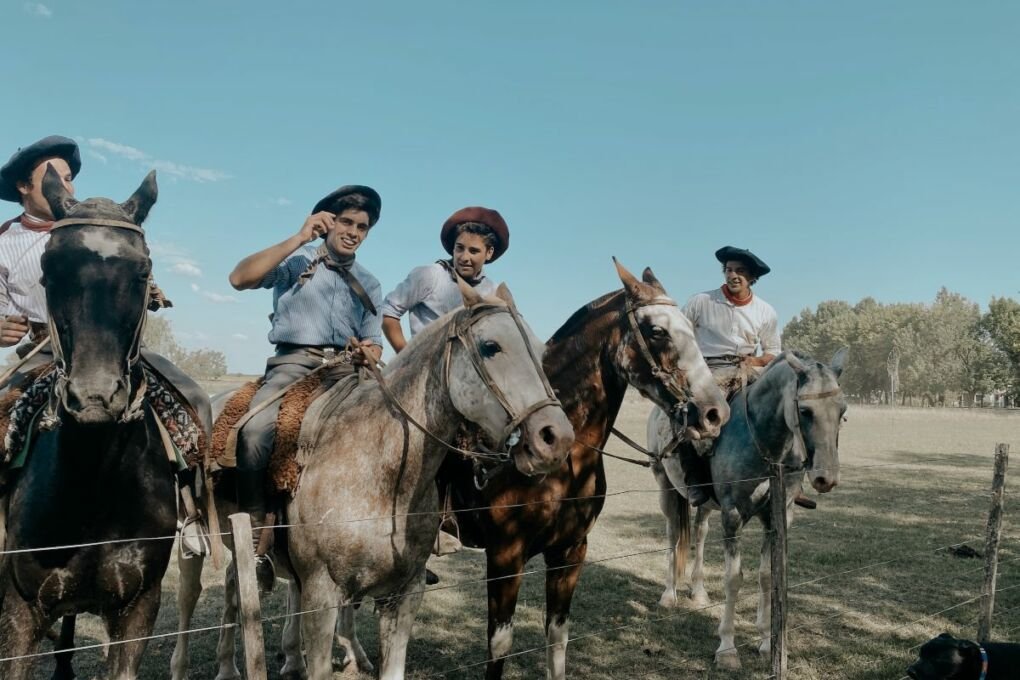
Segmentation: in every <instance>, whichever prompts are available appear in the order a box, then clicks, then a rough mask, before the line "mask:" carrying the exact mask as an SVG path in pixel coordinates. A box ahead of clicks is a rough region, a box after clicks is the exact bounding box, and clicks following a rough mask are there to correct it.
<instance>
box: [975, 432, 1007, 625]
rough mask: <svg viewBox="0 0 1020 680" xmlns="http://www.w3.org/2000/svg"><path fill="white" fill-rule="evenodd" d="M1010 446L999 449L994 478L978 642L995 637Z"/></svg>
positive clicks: (999, 447) (996, 454)
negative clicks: (995, 612)
mask: <svg viewBox="0 0 1020 680" xmlns="http://www.w3.org/2000/svg"><path fill="white" fill-rule="evenodd" d="M1007 462H1009V444H997V445H996V447H995V476H994V477H992V508H991V510H989V512H988V526H987V528H986V533H985V585H984V589H983V590H982V591H981V617H980V618H979V619H978V630H977V639H978V642H979V643H980V642H984V641H986V640H988V639H989V638H990V637H991V635H992V612H993V611H994V610H995V581H996V579H997V578H998V575H999V574H998V571H999V539H1000V537H1001V536H1002V508H1003V500H1004V498H1003V496H1004V493H1005V487H1006V463H1007Z"/></svg>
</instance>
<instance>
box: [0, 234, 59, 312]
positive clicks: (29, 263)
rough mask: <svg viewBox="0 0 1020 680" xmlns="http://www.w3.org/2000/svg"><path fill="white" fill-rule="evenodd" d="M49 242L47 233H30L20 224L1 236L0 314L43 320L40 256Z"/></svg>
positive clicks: (44, 300) (43, 305) (43, 290)
mask: <svg viewBox="0 0 1020 680" xmlns="http://www.w3.org/2000/svg"><path fill="white" fill-rule="evenodd" d="M49 240H50V233H49V232H48V231H45V232H38V231H29V230H28V229H25V227H23V226H22V225H21V222H20V221H19V222H15V223H13V224H12V225H11V226H10V227H9V228H8V229H7V231H6V232H5V233H4V234H0V315H15V314H16V315H19V316H26V317H28V320H29V321H37V322H45V321H46V319H47V311H46V289H45V288H43V285H42V255H43V251H44V250H45V249H46V243H47V242H48V241H49Z"/></svg>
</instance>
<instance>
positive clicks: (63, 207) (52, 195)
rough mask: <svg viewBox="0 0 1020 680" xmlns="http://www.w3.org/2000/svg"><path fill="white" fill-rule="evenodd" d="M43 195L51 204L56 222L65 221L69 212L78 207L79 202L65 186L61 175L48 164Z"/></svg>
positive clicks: (51, 210) (44, 177) (43, 182)
mask: <svg viewBox="0 0 1020 680" xmlns="http://www.w3.org/2000/svg"><path fill="white" fill-rule="evenodd" d="M42 194H43V198H45V199H46V202H47V203H49V205H50V212H51V213H53V219H55V220H62V219H64V217H65V216H66V215H67V212H68V211H69V210H70V209H71V208H73V207H74V206H76V205H78V201H76V200H74V196H72V195H71V192H70V191H68V190H67V187H65V186H64V182H63V180H61V179H60V173H58V172H57V170H56V168H54V167H53V164H52V163H47V164H46V172H45V174H43V178H42Z"/></svg>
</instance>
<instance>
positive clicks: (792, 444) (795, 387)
mask: <svg viewBox="0 0 1020 680" xmlns="http://www.w3.org/2000/svg"><path fill="white" fill-rule="evenodd" d="M846 357H847V350H846V348H843V349H841V350H839V351H838V352H836V354H835V356H833V358H832V362H831V365H830V366H826V365H824V364H821V363H819V362H816V361H814V360H813V359H809V358H807V357H803V356H800V355H797V354H794V353H792V352H785V353H783V354H782V355H780V356H779V357H778V358H776V359H775V361H773V362H772V363H771V364H770V365H769V367H768V369H767V370H766V371H765V372H764V373H763V374H762V376H761V377H760V378H759V379H758V380H757V381H756V382H754V384H752V385H750V386H749V387H747V388H746V389H745V390H743V391H742V392H739V393H738V394H736V395H735V396H734V397H733V400H732V401H731V403H730V414H731V415H730V421H729V422H728V423H727V424H726V425H725V426H724V427H723V430H722V433H721V434H720V435H719V438H718V439H717V440H716V443H715V447H714V450H713V452H712V454H711V456H712V457H711V468H712V482H713V485H714V490H715V496H716V499H717V501H711V502H710V503H707V504H705V505H703V506H701V507H700V508H698V515H697V521H696V522H695V526H696V537H695V540H696V545H697V547H696V552H695V558H694V568H693V570H692V572H691V580H692V584H691V597H692V599H693V600H694V604H695V605H696V606H699V607H703V606H707V605H708V602H709V601H708V595H707V593H706V591H705V580H704V558H705V534H706V533H707V530H708V515H709V512H710V511H711V510H712V509H717V510H721V511H722V525H723V538H724V543H723V545H724V549H725V554H726V572H725V577H724V579H725V589H726V607H725V609H724V610H723V615H722V620H721V621H720V623H719V648H718V649H717V650H716V662H717V663H718V664H719V665H720V666H721V667H723V668H727V669H736V668H739V667H740V659H739V657H738V655H737V650H736V646H735V644H734V640H733V617H734V608H735V606H736V601H737V595H738V593H739V591H740V586H741V584H742V580H743V575H742V573H741V564H740V548H739V544H738V539H739V537H740V532H741V530H742V529H743V527H744V525H745V524H747V522H749V521H750V520H751V518H752V517H757V518H758V519H759V520H760V521H761V522H762V524H763V525H764V529H765V533H764V534H763V540H762V546H761V563H760V565H759V568H758V579H759V581H758V582H759V588H760V590H759V599H758V618H757V627H758V630H759V631H760V632H761V634H762V642H761V645H760V646H759V650H760V651H761V652H762V653H767V652H768V651H769V647H770V634H769V632H770V631H769V621H770V618H771V613H770V612H771V563H770V551H771V548H772V540H771V536H772V535H771V533H770V529H771V525H770V515H769V493H768V489H769V482H768V479H767V478H768V477H769V476H770V475H771V474H772V467H773V465H775V464H782V465H783V466H784V467H785V468H786V469H787V470H788V471H790V472H791V473H792V474H789V475H788V476H787V477H786V497H787V499H788V500H787V506H786V523H787V525H788V526H789V524H790V520H791V518H792V512H791V510H792V505H793V499H794V498H795V497H796V493H797V492H798V491H799V490H800V488H801V485H802V483H803V477H804V475H803V474H800V473H802V472H805V473H806V474H807V476H808V479H809V480H810V482H811V485H812V486H813V487H814V488H815V489H816V490H817V491H819V492H820V493H827V492H829V491H831V490H832V489H833V488H834V487H835V486H836V484H837V483H838V482H839V451H838V444H839V427H840V424H841V422H842V418H843V414H844V413H845V412H846V400H845V399H844V397H843V392H842V390H840V387H839V382H838V379H839V376H840V374H841V373H842V372H843V366H844V364H845V363H846ZM672 437H673V430H672V425H671V423H670V422H669V418H668V416H667V415H666V414H665V413H663V412H662V411H661V410H659V409H655V410H653V411H652V414H651V415H650V416H649V419H648V448H649V449H651V450H652V451H653V452H656V453H658V452H661V451H662V450H663V449H664V448H665V447H667V446H668V445H669V442H670V440H671V439H672ZM653 471H654V473H655V477H656V480H657V481H658V482H659V485H660V487H661V488H662V493H661V495H660V506H661V508H662V511H663V514H665V515H666V522H667V532H668V537H669V541H670V552H669V569H668V572H667V580H668V585H667V587H666V592H664V593H663V595H662V599H661V600H660V604H662V605H664V606H672V605H676V603H677V602H676V587H677V581H680V580H682V579H683V578H684V572H685V565H686V558H687V550H688V547H689V543H690V526H689V525H690V506H689V505H688V503H687V500H686V498H687V488H686V486H685V485H684V474H683V470H682V469H681V468H680V459H679V458H678V457H666V458H663V459H661V461H660V462H659V463H658V464H657V465H655V466H653Z"/></svg>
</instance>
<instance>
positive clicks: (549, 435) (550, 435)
mask: <svg viewBox="0 0 1020 680" xmlns="http://www.w3.org/2000/svg"><path fill="white" fill-rule="evenodd" d="M538 436H539V437H541V438H542V441H543V442H545V445H546V446H552V445H553V444H555V443H556V430H554V429H553V426H552V425H546V426H545V427H543V428H542V429H541V430H539V432H538Z"/></svg>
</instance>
